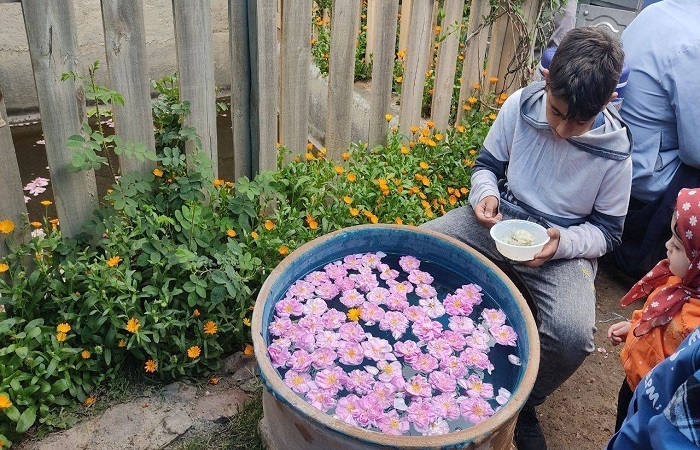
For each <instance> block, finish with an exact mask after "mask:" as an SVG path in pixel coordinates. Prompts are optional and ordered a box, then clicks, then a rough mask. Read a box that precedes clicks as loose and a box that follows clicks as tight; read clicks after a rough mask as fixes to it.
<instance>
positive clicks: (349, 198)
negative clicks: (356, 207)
mask: <svg viewBox="0 0 700 450" xmlns="http://www.w3.org/2000/svg"><path fill="white" fill-rule="evenodd" d="M343 201H344V202H345V203H347V204H348V205H349V204H350V203H352V197H350V196H347V195H346V196H345V197H343Z"/></svg>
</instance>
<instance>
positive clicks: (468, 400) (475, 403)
mask: <svg viewBox="0 0 700 450" xmlns="http://www.w3.org/2000/svg"><path fill="white" fill-rule="evenodd" d="M460 400H461V401H460V404H459V409H460V412H461V413H462V416H463V417H464V418H465V419H467V420H468V421H469V422H471V423H473V424H477V423H481V422H483V421H484V420H486V419H488V418H489V417H491V416H492V415H493V408H491V405H490V404H489V403H488V402H487V401H486V400H484V399H483V398H481V397H461V398H460Z"/></svg>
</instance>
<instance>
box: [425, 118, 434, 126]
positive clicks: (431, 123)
mask: <svg viewBox="0 0 700 450" xmlns="http://www.w3.org/2000/svg"><path fill="white" fill-rule="evenodd" d="M426 125H427V126H428V128H433V127H434V126H435V122H433V121H432V120H429V121H428V123H426Z"/></svg>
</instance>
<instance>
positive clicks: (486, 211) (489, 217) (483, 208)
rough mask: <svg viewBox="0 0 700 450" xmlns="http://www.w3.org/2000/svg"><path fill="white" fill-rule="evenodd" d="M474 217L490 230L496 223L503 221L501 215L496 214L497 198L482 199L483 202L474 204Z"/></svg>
mask: <svg viewBox="0 0 700 450" xmlns="http://www.w3.org/2000/svg"><path fill="white" fill-rule="evenodd" d="M474 215H475V216H476V220H478V221H479V223H480V224H481V225H483V226H485V227H486V228H489V229H490V228H491V227H492V226H494V225H496V223H497V222H499V221H500V220H501V219H503V215H502V214H501V213H499V212H498V197H496V196H494V195H489V196H488V197H484V199H483V200H481V201H480V202H479V203H477V204H476V207H475V208H474Z"/></svg>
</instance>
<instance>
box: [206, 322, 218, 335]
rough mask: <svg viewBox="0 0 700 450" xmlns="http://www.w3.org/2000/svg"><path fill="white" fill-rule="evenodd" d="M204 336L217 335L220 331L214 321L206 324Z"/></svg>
mask: <svg viewBox="0 0 700 450" xmlns="http://www.w3.org/2000/svg"><path fill="white" fill-rule="evenodd" d="M203 328H204V334H216V332H217V331H219V327H217V326H216V323H214V321H213V320H210V321H209V322H207V323H205V324H204V327H203Z"/></svg>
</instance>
